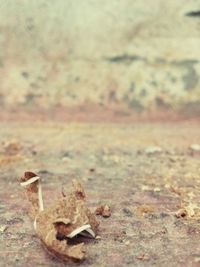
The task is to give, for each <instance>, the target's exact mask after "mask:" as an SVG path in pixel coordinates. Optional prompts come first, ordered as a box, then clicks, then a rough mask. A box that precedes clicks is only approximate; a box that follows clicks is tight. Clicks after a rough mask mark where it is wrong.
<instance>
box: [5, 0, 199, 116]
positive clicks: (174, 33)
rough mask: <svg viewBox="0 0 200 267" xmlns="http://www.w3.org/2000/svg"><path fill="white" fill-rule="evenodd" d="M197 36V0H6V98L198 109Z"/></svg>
mask: <svg viewBox="0 0 200 267" xmlns="http://www.w3.org/2000/svg"><path fill="white" fill-rule="evenodd" d="M199 36H200V2H199V1H196V0H190V1H185V0H176V1H174V0H169V1H163V0H148V2H147V1H145V0H134V1H132V0H126V1H124V0H109V1H107V0H100V1H97V0H85V1H81V0H67V1H64V0H57V1H54V0H49V1H45V0H37V1H27V0H16V1H12V0H6V1H3V0H2V1H0V81H1V84H0V103H1V106H2V107H4V110H5V109H7V110H12V109H16V108H19V107H22V109H24V110H26V109H27V108H29V109H30V108H31V107H32V108H33V109H35V110H38V109H45V110H48V109H53V108H54V107H56V108H59V107H62V108H69V109H71V108H73V109H74V108H76V107H77V108H78V107H80V106H81V107H82V109H83V107H85V108H86V109H89V110H90V111H91V110H94V112H96V113H97V115H98V113H101V112H105V110H106V109H107V108H109V109H111V110H115V115H116V113H117V114H118V115H120V114H124V115H127V114H129V113H131V114H133V113H134V114H138V113H139V114H145V113H146V112H147V114H154V115H155V116H156V114H157V115H158V113H159V112H164V113H165V114H166V112H169V111H170V112H172V113H176V114H179V115H180V114H182V115H183V114H184V116H194V115H195V116H197V115H198V116H199V115H200V79H199V75H200V61H199V60H200V49H199V47H200V38H199ZM89 107H90V108H89ZM116 110H117V112H116Z"/></svg>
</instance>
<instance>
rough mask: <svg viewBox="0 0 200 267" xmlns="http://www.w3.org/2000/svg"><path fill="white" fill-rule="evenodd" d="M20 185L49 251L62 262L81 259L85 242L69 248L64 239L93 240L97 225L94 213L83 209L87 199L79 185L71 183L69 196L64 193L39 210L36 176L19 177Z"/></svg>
mask: <svg viewBox="0 0 200 267" xmlns="http://www.w3.org/2000/svg"><path fill="white" fill-rule="evenodd" d="M21 185H22V186H26V194H27V197H28V199H29V201H30V202H31V204H32V207H33V210H34V214H35V221H34V227H35V230H36V232H37V234H38V236H39V238H40V239H41V241H42V243H43V244H44V245H45V247H46V248H47V249H48V251H49V252H51V253H53V254H54V255H55V256H57V257H59V258H61V259H63V260H67V259H69V258H71V259H74V260H82V259H84V258H85V253H86V251H85V247H84V243H81V244H78V245H73V246H72V245H69V244H68V243H67V240H68V239H69V238H73V237H75V236H77V235H79V234H82V235H86V236H90V237H92V238H94V237H95V236H96V233H97V228H98V226H99V222H98V221H97V219H96V216H95V214H93V213H92V212H91V211H90V210H89V209H88V208H87V207H86V204H85V198H86V196H85V192H84V189H83V187H82V186H81V184H80V183H79V182H78V181H76V180H73V187H74V191H73V192H72V193H71V194H69V195H68V196H66V195H65V194H63V195H62V197H61V198H60V199H58V200H57V201H55V202H54V203H53V204H52V205H51V206H50V207H48V208H45V209H42V208H41V200H42V195H41V194H40V188H41V187H40V179H39V177H38V176H37V175H36V174H34V173H32V172H26V173H25V175H24V177H23V178H21ZM42 207H43V200H42Z"/></svg>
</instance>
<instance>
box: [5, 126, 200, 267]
mask: <svg viewBox="0 0 200 267" xmlns="http://www.w3.org/2000/svg"><path fill="white" fill-rule="evenodd" d="M0 141H1V143H0V213H1V217H0V239H1V242H0V266H20V267H29V266H31V267H32V266H52V267H54V266H91V267H92V266H170V267H173V266H195V267H196V266H200V242H199V239H200V209H199V208H200V193H199V192H200V179H199V176H200V164H199V162H200V152H198V151H192V150H191V149H190V148H189V147H190V146H191V145H192V144H195V143H197V144H199V143H200V127H199V122H189V121H182V122H171V123H170V122H165V123H161V122H159V123H156V122H153V123H147V122H145V123H138V122H137V123H136V122H135V123H134V122H132V123H126V124H122V123H118V124H117V123H88V122H87V123H80V122H79V123H73V122H70V123H64V122H59V123H58V122H47V121H46V122H44V121H43V122H31V123H30V122H26V123H21V122H16V121H15V122H13V121H10V122H9V123H8V122H5V121H2V122H1V123H0ZM150 146H156V147H159V148H160V149H158V148H157V149H155V148H153V149H152V148H149V147H150ZM156 150H159V151H157V152H156ZM197 150H198V149H197ZM26 170H30V171H34V172H36V173H37V174H39V175H40V176H41V177H42V183H43V194H44V199H45V205H46V206H47V205H48V204H49V203H51V202H52V200H53V199H54V198H56V197H58V196H59V195H60V194H61V190H62V188H65V190H66V191H69V190H70V188H71V180H72V179H73V178H79V179H80V180H81V181H82V183H83V184H84V187H85V189H86V193H87V197H88V205H89V206H90V207H91V208H92V209H94V208H95V207H96V206H98V205H99V204H104V203H106V204H108V205H110V207H111V209H112V215H111V217H110V218H99V219H100V221H101V224H100V228H99V235H100V236H101V239H100V240H89V241H87V246H86V248H87V258H86V260H85V261H84V262H82V263H81V264H78V263H72V262H69V263H67V264H63V263H62V262H60V261H59V260H57V259H55V258H53V257H52V256H50V255H49V254H48V253H47V252H46V251H45V250H44V249H43V247H42V245H41V243H40V241H39V240H38V238H37V236H36V234H35V232H34V229H33V222H32V221H31V220H30V219H29V217H28V215H27V211H28V209H29V207H30V206H29V203H28V202H27V201H26V199H25V198H24V194H23V190H22V188H21V187H20V185H19V183H18V178H19V177H20V176H22V175H23V173H24V171H26ZM180 209H182V213H181V212H180V214H179V213H177V212H178V210H180Z"/></svg>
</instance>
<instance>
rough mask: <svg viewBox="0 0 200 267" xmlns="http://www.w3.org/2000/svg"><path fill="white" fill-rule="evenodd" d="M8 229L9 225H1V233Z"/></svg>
mask: <svg viewBox="0 0 200 267" xmlns="http://www.w3.org/2000/svg"><path fill="white" fill-rule="evenodd" d="M7 228H8V226H7V225H0V233H3V232H5V230H6V229H7Z"/></svg>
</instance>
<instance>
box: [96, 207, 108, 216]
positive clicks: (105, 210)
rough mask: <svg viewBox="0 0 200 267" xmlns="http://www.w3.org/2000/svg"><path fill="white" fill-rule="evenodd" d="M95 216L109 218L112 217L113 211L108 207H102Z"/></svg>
mask: <svg viewBox="0 0 200 267" xmlns="http://www.w3.org/2000/svg"><path fill="white" fill-rule="evenodd" d="M95 214H96V215H101V216H103V217H105V218H107V217H110V216H111V209H110V207H109V206H108V205H101V206H99V207H97V208H96V210H95Z"/></svg>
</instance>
